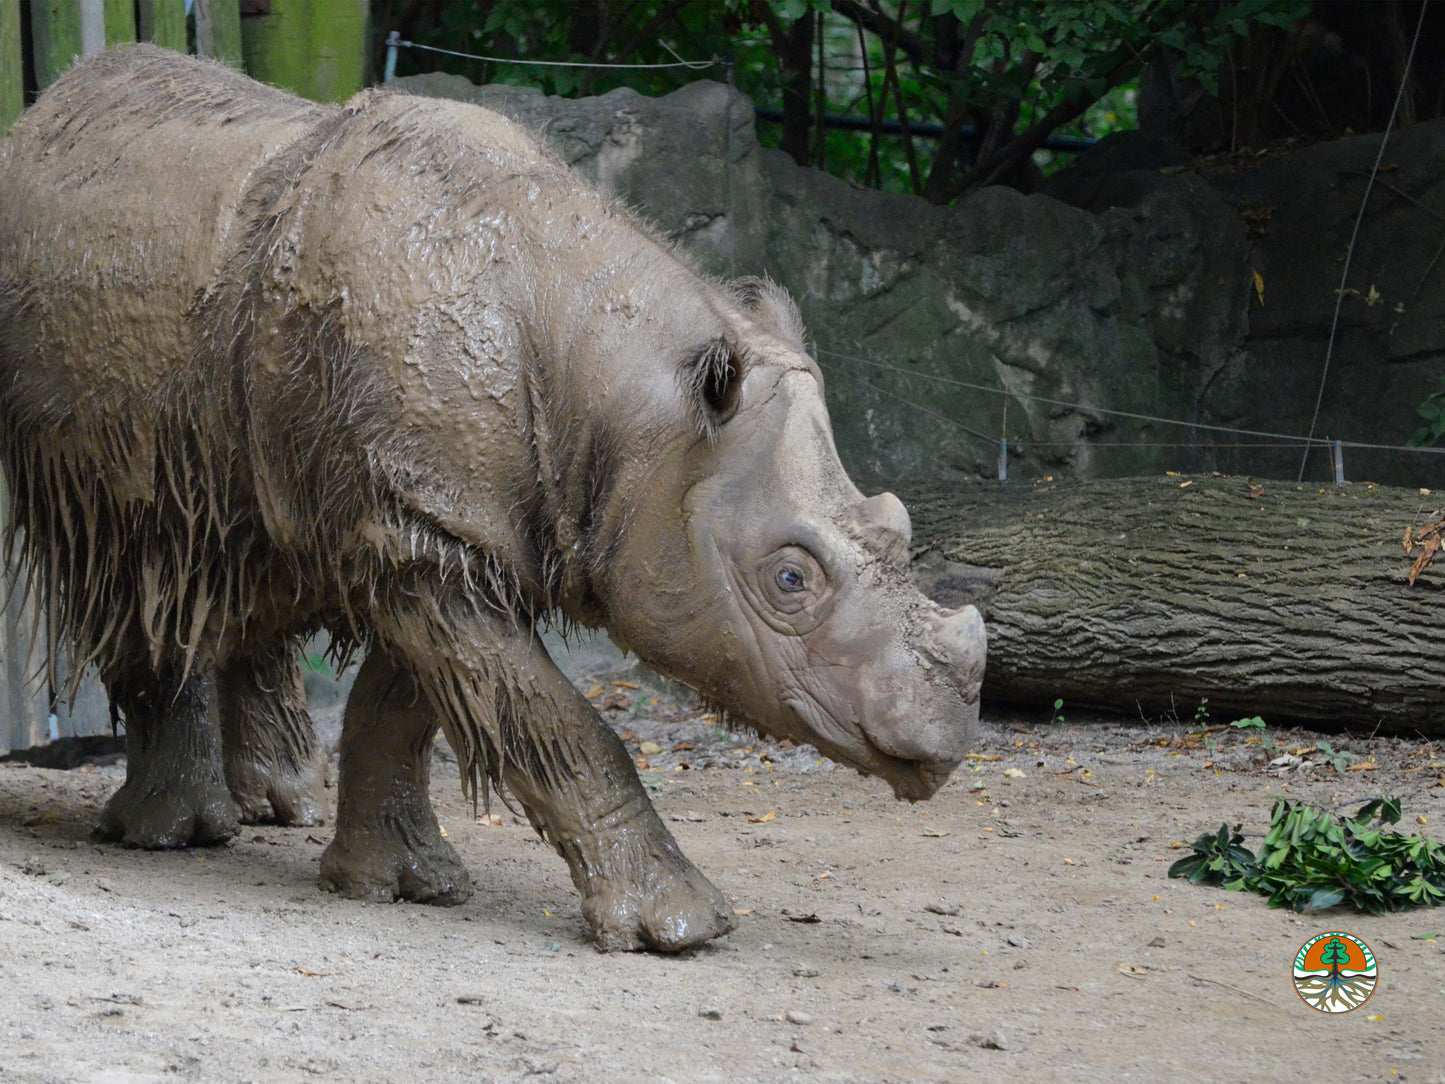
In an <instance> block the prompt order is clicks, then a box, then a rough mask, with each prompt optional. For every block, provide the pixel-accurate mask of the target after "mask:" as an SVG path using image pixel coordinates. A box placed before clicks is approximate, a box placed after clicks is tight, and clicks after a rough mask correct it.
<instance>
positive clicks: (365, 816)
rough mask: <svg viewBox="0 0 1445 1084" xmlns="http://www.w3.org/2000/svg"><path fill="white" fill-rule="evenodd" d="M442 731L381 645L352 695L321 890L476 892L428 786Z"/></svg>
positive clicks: (381, 894) (386, 896)
mask: <svg viewBox="0 0 1445 1084" xmlns="http://www.w3.org/2000/svg"><path fill="white" fill-rule="evenodd" d="M436 732H437V718H436V714H435V712H434V711H433V709H432V706H431V704H430V703H429V702H428V701H427V700H426V699H425V697H423V696H422V695H421V693H420V691H419V690H418V688H417V685H416V682H415V680H414V679H413V678H412V676H411V674H410V673H409V672H408V671H407V670H405V669H404V668H403V667H402V666H400V665H399V664H398V663H397V662H396V660H395V659H393V658H392V656H391V655H390V654H388V652H387V651H386V649H385V648H383V647H377V648H375V649H373V651H372V652H371V654H370V655H368V656H367V658H366V661H365V662H363V663H362V664H361V669H360V670H359V671H358V672H357V675H356V684H355V685H353V686H352V689H351V695H350V696H349V697H348V698H347V701H346V715H345V717H344V719H343V721H342V727H341V768H340V775H339V777H338V780H337V799H336V838H335V839H333V840H332V841H331V844H330V846H328V847H327V848H326V851H325V853H324V854H323V855H322V856H321V885H322V887H323V888H326V889H329V890H330V891H333V892H339V893H341V894H342V895H343V896H350V897H352V898H354V899H369V900H377V901H382V902H387V903H389V902H391V901H392V900H397V899H408V900H415V901H416V902H418V903H439V904H457V903H462V902H463V901H465V900H466V899H467V898H468V897H469V896H470V895H471V894H472V882H471V878H470V877H469V876H468V875H467V871H466V868H465V867H464V866H463V865H462V862H461V859H460V858H458V857H457V852H456V851H455V850H454V849H453V848H452V845H451V844H450V843H448V842H447V841H446V840H444V839H442V836H441V829H440V828H439V827H438V825H437V819H436V814H435V813H434V812H433V811H432V806H431V798H430V796H429V795H428V793H427V787H428V782H429V778H430V774H431V768H430V766H431V743H432V739H433V738H434V737H435V736H436Z"/></svg>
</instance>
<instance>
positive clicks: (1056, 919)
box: [0, 660, 1445, 1084]
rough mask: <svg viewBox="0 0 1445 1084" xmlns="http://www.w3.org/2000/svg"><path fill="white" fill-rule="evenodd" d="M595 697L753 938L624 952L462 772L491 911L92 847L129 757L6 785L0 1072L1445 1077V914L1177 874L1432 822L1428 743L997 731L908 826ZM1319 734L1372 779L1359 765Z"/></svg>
mask: <svg viewBox="0 0 1445 1084" xmlns="http://www.w3.org/2000/svg"><path fill="white" fill-rule="evenodd" d="M594 662H595V660H594ZM583 669H584V670H585V669H587V666H585V665H584V666H583ZM592 669H594V670H597V667H596V666H595V665H593V666H592ZM575 676H576V678H577V680H578V681H579V684H581V685H582V686H583V687H584V691H587V692H590V693H592V695H593V699H594V701H595V702H596V703H598V704H599V706H602V705H608V704H610V707H607V708H606V714H607V716H608V717H609V719H611V721H612V722H613V725H614V726H616V728H617V729H618V730H619V731H620V732H621V733H623V734H624V735H628V736H629V737H628V743H629V747H630V748H631V749H632V750H633V751H634V753H635V755H636V756H637V757H638V758H639V760H640V761H641V762H642V763H643V764H644V765H645V766H643V767H642V768H641V774H642V776H643V778H644V780H645V782H646V783H647V785H648V787H649V789H650V791H651V792H652V796H653V800H654V802H655V803H656V804H657V806H658V808H659V810H660V811H661V814H662V816H663V818H664V820H666V821H669V822H670V825H671V827H672V829H673V831H674V832H675V833H676V835H677V837H678V839H679V840H680V841H681V843H682V845H683V849H684V850H685V851H686V852H687V853H688V854H689V855H690V856H691V857H692V859H693V860H694V861H695V862H697V863H698V865H699V866H700V867H701V868H702V869H703V870H704V871H705V872H706V873H708V874H709V876H710V877H711V878H712V879H713V880H714V882H715V883H716V884H718V885H719V886H720V887H721V888H722V889H723V890H724V891H725V892H726V893H727V894H728V895H729V896H730V897H732V899H733V903H734V907H735V908H736V910H737V913H738V921H739V926H738V929H737V930H736V932H734V933H733V934H731V935H730V936H728V937H726V938H724V939H722V940H720V941H718V942H715V943H713V944H711V945H708V946H706V947H705V948H703V949H700V950H697V951H694V952H691V953H688V954H684V955H682V956H679V957H660V956H654V955H643V954H629V955H602V954H599V953H598V952H596V951H595V950H594V949H593V948H592V947H591V945H590V943H589V942H588V939H587V930H586V926H585V924H584V922H583V921H582V918H581V915H580V912H579V909H578V905H577V897H576V895H575V893H574V890H573V888H572V885H571V882H570V880H569V879H568V876H567V872H566V869H565V867H564V866H563V864H562V861H561V859H560V858H558V857H557V856H556V855H555V854H553V853H551V852H550V851H549V850H548V849H547V848H545V847H544V846H543V845H541V844H540V843H539V842H538V840H537V839H536V837H535V836H534V835H533V833H532V831H531V829H530V828H529V827H527V826H526V825H525V823H522V822H520V821H519V820H518V819H517V818H516V817H514V816H513V815H512V814H511V813H510V812H509V811H508V810H506V809H505V808H503V807H501V806H495V807H494V810H493V815H492V816H490V817H481V818H473V816H472V815H471V810H470V809H469V808H468V807H467V806H465V805H464V803H463V802H462V800H461V798H460V792H459V789H458V786H457V784H456V781H455V774H454V772H455V769H454V766H453V765H452V764H451V763H450V761H449V759H448V754H447V752H446V751H445V750H444V749H439V750H438V754H437V763H436V772H435V779H434V782H433V795H434V798H435V800H436V803H437V807H438V813H439V815H440V817H441V820H442V822H443V825H444V826H445V828H446V830H447V832H448V834H449V837H450V838H451V840H452V842H453V843H454V844H455V845H456V847H457V849H458V851H459V852H460V853H461V855H462V857H463V859H464V860H465V861H466V862H467V864H468V866H469V867H470V869H471V871H472V876H473V878H474V881H475V883H476V888H477V891H476V894H475V896H474V897H473V898H472V899H471V900H470V901H469V902H468V903H466V904H465V905H463V906H461V907H456V908H451V909H441V908H431V907H422V906H415V905H394V906H381V905H375V904H364V903H358V902H353V901H349V900H342V899H338V898H335V897H332V896H328V895H325V894H323V893H322V892H320V891H319V890H318V889H317V887H316V876H317V862H318V859H319V857H320V854H321V851H322V848H323V847H324V845H325V844H326V843H327V842H328V841H329V839H330V828H329V827H328V826H322V827H320V828H276V827H254V828H247V829H245V830H244V831H243V833H242V835H241V837H240V838H239V839H238V840H236V841H235V842H234V843H232V844H231V845H228V846H225V847H221V848H214V849H207V850H196V851H189V852H172V853H144V852H137V851H128V850H124V849H121V848H118V847H115V846H110V845H97V844H95V843H92V842H91V841H90V839H89V835H88V833H89V829H90V826H91V825H92V823H93V822H94V821H95V819H96V815H97V812H98V811H99V808H100V806H101V804H102V803H103V802H104V800H105V798H106V797H107V795H108V794H109V793H110V792H111V790H112V789H113V788H114V787H115V786H116V785H117V784H118V783H119V781H120V779H121V778H122V777H123V771H124V769H123V765H122V764H120V763H118V762H116V759H115V758H114V757H112V758H111V762H110V763H103V762H102V763H94V762H92V763H88V764H84V765H81V766H80V767H77V768H73V769H70V770H63V771H62V770H49V769H42V768H36V767H32V766H28V765H23V764H14V763H5V764H0V1080H3V1081H7V1082H27V1084H29V1082H40V1081H45V1082H50V1081H66V1082H70V1081H97V1082H98V1081H172V1080H197V1081H293V1080H315V1079H323V1080H335V1081H462V1080H466V1081H523V1080H527V1081H531V1080H536V1081H543V1082H552V1081H568V1082H571V1081H576V1082H612V1081H617V1082H631V1081H648V1082H652V1081H655V1082H663V1081H674V1082H678V1084H683V1082H695V1081H720V1082H723V1081H725V1082H730V1084H731V1082H748V1081H759V1082H763V1081H768V1082H771V1081H792V1080H801V1081H839V1082H843V1081H848V1082H885V1081H890V1082H891V1081H900V1082H901V1081H968V1080H1011V1081H1035V1080H1037V1081H1045V1080H1047V1081H1062V1080H1067V1081H1111V1082H1112V1081H1119V1080H1145V1081H1160V1080H1180V1081H1185V1080H1187V1081H1291V1080H1322V1079H1329V1080H1335V1081H1354V1080H1382V1081H1400V1080H1404V1081H1416V1082H1426V1081H1435V1082H1445V911H1441V910H1433V911H1432V910H1425V911H1415V912H1408V913H1404V914H1398V915H1390V916H1384V917H1369V916H1363V915H1358V914H1354V913H1350V912H1341V911H1339V910H1333V911H1327V912H1322V913H1318V914H1306V915H1297V914H1293V913H1290V912H1288V911H1279V910H1271V909H1270V908H1268V907H1267V906H1266V905H1265V903H1264V901H1263V899H1261V898H1259V897H1254V896H1246V895H1243V894H1240V893H1233V892H1225V891H1222V890H1219V889H1214V888H1206V887H1192V886H1190V885H1188V884H1186V883H1183V882H1180V881H1177V880H1176V881H1171V880H1168V879H1167V878H1166V876H1165V871H1166V870H1167V868H1168V865H1169V863H1171V862H1172V861H1174V860H1175V859H1177V858H1179V857H1181V856H1182V855H1183V854H1185V853H1188V852H1187V850H1181V849H1179V845H1180V844H1182V843H1184V842H1187V841H1192V840H1193V839H1194V838H1195V837H1196V836H1198V835H1199V834H1200V833H1201V832H1203V831H1206V830H1210V829H1214V828H1217V827H1218V826H1219V824H1220V822H1221V821H1228V822H1229V823H1231V824H1233V823H1234V822H1237V821H1242V822H1243V823H1244V830H1245V831H1246V832H1247V833H1249V832H1253V833H1256V835H1255V836H1254V837H1253V838H1251V839H1250V840H1249V842H1250V843H1251V844H1252V845H1255V846H1257V845H1258V842H1259V837H1258V834H1259V833H1262V832H1263V830H1264V828H1265V826H1266V825H1267V822H1268V814H1269V808H1270V804H1271V802H1272V801H1273V799H1274V798H1275V797H1276V796H1278V795H1280V794H1282V793H1284V794H1288V795H1292V796H1295V797H1298V798H1304V799H1309V800H1312V801H1316V802H1319V803H1336V802H1341V803H1345V802H1353V801H1354V800H1356V799H1363V798H1365V797H1368V796H1370V795H1374V794H1381V793H1388V794H1396V795H1399V796H1400V797H1401V798H1402V799H1403V802H1404V809H1405V821H1404V823H1403V824H1402V827H1408V828H1409V829H1411V830H1414V831H1426V832H1435V831H1437V827H1438V826H1439V825H1442V824H1445V782H1442V776H1445V764H1442V757H1445V751H1442V750H1441V749H1439V748H1437V747H1435V746H1431V745H1429V744H1426V743H1424V742H1411V741H1401V740H1385V739H1378V738H1376V739H1368V738H1366V737H1363V736H1355V737H1353V738H1348V737H1344V736H1341V735H1330V736H1321V735H1313V734H1308V733H1305V732H1301V731H1290V732H1284V733H1272V732H1266V738H1267V740H1268V741H1270V742H1274V743H1277V744H1278V745H1280V746H1281V747H1284V748H1286V749H1297V750H1304V751H1305V752H1304V753H1303V755H1302V756H1301V759H1302V761H1303V762H1304V763H1303V764H1302V765H1301V766H1300V767H1296V768H1293V769H1292V770H1289V771H1288V772H1287V774H1285V775H1284V776H1281V775H1280V774H1278V773H1279V771H1280V769H1270V768H1268V767H1267V764H1266V761H1267V760H1268V757H1267V755H1266V753H1265V751H1264V746H1263V745H1262V744H1261V743H1260V742H1259V740H1258V738H1257V737H1256V738H1255V740H1254V741H1249V740H1247V733H1246V732H1245V731H1242V730H1237V729H1232V728H1229V727H1227V726H1222V727H1220V726H1217V725H1216V727H1214V728H1210V729H1209V730H1208V731H1203V732H1202V731H1201V730H1200V728H1199V727H1198V726H1197V725H1196V724H1195V721H1194V719H1193V718H1192V716H1191V717H1190V718H1187V719H1183V720H1171V719H1165V720H1154V721H1151V722H1150V723H1149V724H1147V725H1145V724H1142V723H1141V724H1140V725H1134V726H1123V725H1118V724H1117V723H1115V724H1108V723H1101V722H1098V721H1092V722H1090V721H1084V720H1077V719H1074V718H1069V719H1068V720H1067V721H1058V720H1049V719H1039V718H1033V719H1023V718H1017V717H1011V716H999V715H995V716H993V717H991V718H990V719H989V721H988V722H987V723H986V725H985V727H984V732H983V734H982V736H981V740H980V743H979V747H978V754H977V755H976V756H975V757H974V758H971V759H970V760H969V761H968V762H967V764H966V765H965V766H964V767H963V768H961V769H960V771H959V772H958V774H957V775H956V776H955V778H954V779H953V781H952V782H950V783H949V784H948V786H947V787H946V788H945V789H944V790H943V791H941V792H940V793H939V794H938V795H937V796H936V797H935V798H934V799H933V800H932V801H930V802H927V803H923V804H919V805H916V806H909V805H903V804H899V803H896V802H894V801H893V800H892V798H891V797H890V796H889V794H888V793H887V791H886V790H885V788H884V787H882V786H881V785H880V784H879V783H877V782H876V781H874V780H868V779H863V778H860V777H859V776H857V775H856V774H854V773H853V772H851V771H848V770H846V769H841V768H834V767H833V766H831V765H830V764H828V763H827V762H825V761H820V760H819V759H818V757H817V756H816V754H815V753H813V751H812V750H810V749H807V748H782V747H780V746H778V745H776V744H771V743H767V742H762V741H759V740H757V739H756V738H755V737H753V736H751V735H744V734H737V733H729V732H727V731H725V730H723V729H721V728H719V727H718V726H717V725H716V724H715V722H714V721H713V720H712V719H711V718H709V717H706V716H702V715H700V713H699V711H698V710H697V709H696V708H695V707H694V706H692V705H690V704H689V703H688V702H687V700H686V698H685V696H682V695H681V694H680V692H679V690H676V689H675V688H672V687H669V686H667V685H665V684H662V683H659V682H655V681H652V680H650V679H648V678H647V676H646V675H643V674H640V673H636V672H630V671H627V670H625V669H619V668H617V667H616V666H613V667H611V668H608V669H605V671H597V672H595V673H592V674H588V673H585V672H579V673H577V674H576V675H575ZM619 681H622V682H628V681H630V682H632V683H633V684H636V685H637V686H638V687H637V688H631V687H629V686H628V685H627V684H617V682H619ZM319 714H321V715H322V716H323V718H321V719H320V720H319V721H320V722H321V723H322V724H323V726H324V727H329V728H330V729H331V730H332V731H334V728H335V725H336V722H335V712H334V711H333V712H331V713H324V712H323V713H319ZM1320 741H1325V742H1328V743H1330V744H1331V746H1332V747H1333V748H1334V749H1336V750H1348V751H1350V753H1351V755H1352V757H1353V758H1354V759H1355V760H1356V761H1365V760H1371V759H1372V762H1373V763H1374V764H1376V765H1377V766H1378V767H1377V768H1374V769H1369V770H1360V771H1354V772H1346V773H1342V774H1341V773H1337V772H1336V771H1334V770H1333V769H1332V768H1330V767H1327V766H1326V760H1327V757H1326V756H1325V755H1324V754H1323V753H1320V752H1317V751H1316V752H1314V753H1309V752H1308V749H1310V748H1314V747H1316V746H1317V744H1318V743H1319V742H1320ZM331 793H332V796H333V797H334V792H331ZM1417 817H1424V818H1425V819H1426V822H1427V825H1428V826H1429V827H1427V828H1423V829H1422V828H1420V827H1419V826H1418V823H1417V822H1416V818H1417ZM1335 929H1343V930H1345V931H1348V932H1350V933H1353V934H1355V935H1357V936H1359V937H1362V938H1363V939H1364V940H1365V941H1366V942H1367V943H1368V944H1369V945H1370V946H1371V947H1372V948H1373V950H1374V952H1375V953H1376V955H1377V957H1378V960H1379V968H1380V981H1379V986H1378V988H1377V990H1376V992H1375V994H1374V995H1373V997H1372V998H1371V999H1370V1000H1369V1001H1368V1002H1367V1003H1366V1004H1365V1005H1364V1006H1363V1007H1362V1008H1360V1009H1359V1010H1357V1011H1355V1012H1352V1013H1349V1014H1347V1015H1342V1016H1327V1015H1324V1014H1321V1013H1318V1012H1315V1011H1314V1010H1312V1009H1310V1008H1309V1007H1307V1006H1306V1005H1305V1004H1304V1003H1302V1002H1301V1001H1300V1000H1299V999H1298V998H1297V997H1296V995H1295V993H1294V989H1293V986H1292V984H1291V980H1290V975H1291V965H1292V962H1293V958H1294V955H1295V953H1296V952H1297V951H1298V949H1299V947H1300V945H1301V944H1302V943H1303V942H1304V941H1305V940H1306V939H1307V938H1309V937H1311V936H1312V935H1314V934H1315V933H1318V932H1321V931H1323V930H1335ZM1437 933H1438V934H1440V936H1439V937H1438V938H1435V939H1426V938H1429V937H1430V936H1431V935H1434V934H1437Z"/></svg>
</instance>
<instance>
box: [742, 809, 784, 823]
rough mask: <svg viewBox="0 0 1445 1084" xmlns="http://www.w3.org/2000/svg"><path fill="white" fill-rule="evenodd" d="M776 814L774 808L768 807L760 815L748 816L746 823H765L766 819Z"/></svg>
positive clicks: (768, 819) (770, 818)
mask: <svg viewBox="0 0 1445 1084" xmlns="http://www.w3.org/2000/svg"><path fill="white" fill-rule="evenodd" d="M777 814H778V811H777V810H776V809H770V810H768V811H767V812H766V813H764V814H763V815H762V816H761V817H749V818H748V823H749V824H767V823H768V821H770V820H772V819H773V818H774V817H775V816H777Z"/></svg>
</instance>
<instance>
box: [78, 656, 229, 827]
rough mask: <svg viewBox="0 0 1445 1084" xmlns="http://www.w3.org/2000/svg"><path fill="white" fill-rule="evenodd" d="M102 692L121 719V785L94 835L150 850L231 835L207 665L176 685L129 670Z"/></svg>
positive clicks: (212, 681)
mask: <svg viewBox="0 0 1445 1084" xmlns="http://www.w3.org/2000/svg"><path fill="white" fill-rule="evenodd" d="M110 695H111V700H112V702H113V703H114V704H115V705H116V706H117V707H118V708H119V709H120V710H121V712H122V713H123V714H124V716H125V756H126V767H125V783H123V784H122V785H121V788H120V790H118V791H116V792H115V794H113V795H112V796H111V799H110V801H109V802H107V803H106V806H105V809H104V810H103V811H102V812H101V815H100V823H99V824H98V825H96V828H95V835H96V837H97V838H99V839H105V840H110V841H112V842H117V843H123V844H125V845H126V846H129V847H146V848H149V849H152V850H156V849H161V848H165V847H185V846H189V845H190V844H193V843H197V844H215V843H224V842H225V841H226V840H228V839H230V838H231V837H232V836H234V835H235V834H236V833H237V832H238V831H239V830H240V827H239V825H238V824H237V822H236V803H235V802H233V801H232V800H231V792H230V791H229V790H228V789H227V788H226V780H225V777H224V774H223V771H222V767H221V733H220V726H219V723H218V721H217V711H216V687H215V681H214V679H213V677H212V668H211V666H210V664H205V665H202V664H201V663H197V664H196V666H195V668H194V669H192V671H191V673H190V675H189V676H188V677H187V678H186V679H185V681H183V682H181V683H180V684H179V685H177V684H175V683H172V682H167V681H161V680H159V679H157V678H156V677H155V676H154V675H152V674H150V673H149V672H146V673H143V674H140V675H131V676H130V677H128V678H127V679H126V680H124V681H119V682H112V683H111V684H110Z"/></svg>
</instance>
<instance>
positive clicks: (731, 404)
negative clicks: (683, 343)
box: [679, 337, 743, 440]
mask: <svg viewBox="0 0 1445 1084" xmlns="http://www.w3.org/2000/svg"><path fill="white" fill-rule="evenodd" d="M679 375H680V376H681V379H682V386H683V391H684V394H685V395H686V397H687V402H688V408H689V410H690V412H691V414H692V417H693V421H694V422H695V423H696V425H697V429H698V432H699V433H700V434H702V435H703V436H705V437H707V438H708V439H709V440H711V439H712V438H713V437H714V436H716V435H717V430H718V428H719V427H720V426H721V425H723V423H725V422H726V421H727V420H728V419H729V418H731V417H732V416H733V415H734V414H735V413H737V409H738V396H739V395H740V394H741V391H742V383H743V361H742V358H741V357H739V356H738V350H737V347H736V346H734V345H733V344H732V343H730V342H728V340H727V339H724V338H722V337H719V338H716V339H713V340H712V341H710V342H707V343H704V344H703V345H702V346H700V347H698V349H697V350H695V351H693V353H692V354H690V355H689V356H688V357H687V358H686V360H685V361H684V362H683V365H682V371H681V373H680V374H679Z"/></svg>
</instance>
